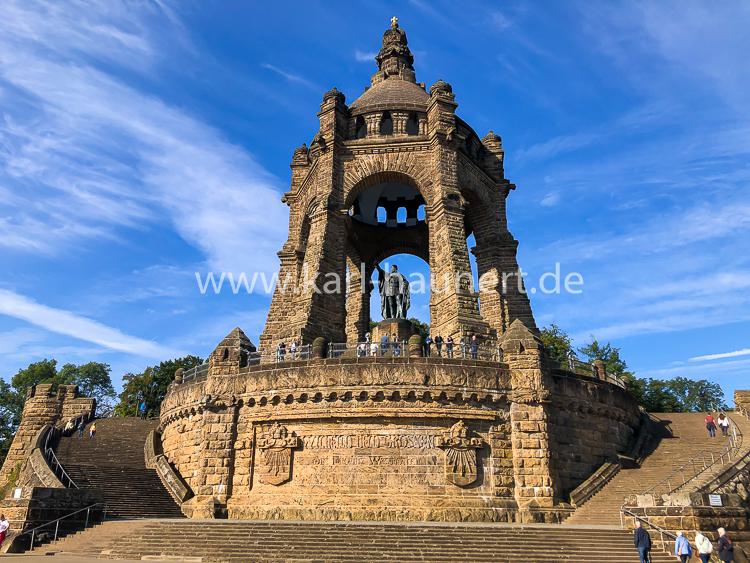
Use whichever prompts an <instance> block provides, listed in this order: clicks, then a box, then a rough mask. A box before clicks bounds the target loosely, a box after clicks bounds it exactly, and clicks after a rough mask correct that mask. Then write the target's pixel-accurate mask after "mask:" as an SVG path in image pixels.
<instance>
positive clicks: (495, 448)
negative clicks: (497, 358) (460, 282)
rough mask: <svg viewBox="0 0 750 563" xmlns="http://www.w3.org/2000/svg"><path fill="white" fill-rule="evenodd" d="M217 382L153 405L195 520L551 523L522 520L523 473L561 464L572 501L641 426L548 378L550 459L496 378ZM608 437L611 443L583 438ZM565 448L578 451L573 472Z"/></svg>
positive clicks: (431, 365)
mask: <svg viewBox="0 0 750 563" xmlns="http://www.w3.org/2000/svg"><path fill="white" fill-rule="evenodd" d="M220 371H221V370H219V369H212V370H211V371H210V373H209V375H208V377H207V378H206V379H205V380H203V381H197V382H192V383H184V384H181V385H173V386H172V387H171V388H170V390H169V392H168V394H167V397H166V398H165V400H164V402H163V404H162V410H161V413H162V414H161V427H162V445H163V450H164V454H165V456H166V457H167V459H168V460H169V462H170V463H171V464H172V465H173V466H174V468H175V469H176V470H177V471H178V472H179V474H180V475H181V476H182V478H183V479H184V480H185V482H186V483H187V484H188V485H189V486H190V488H191V489H192V492H193V493H194V495H195V496H194V497H193V498H192V499H190V500H188V501H187V502H186V503H184V504H183V509H184V510H185V511H186V513H188V514H191V515H192V516H194V517H211V516H214V515H216V514H220V515H221V514H224V515H226V516H228V517H230V518H248V519H249V518H295V519H338V520H345V519H356V520H363V519H369V520H443V521H451V520H455V521H458V520H472V521H514V520H519V519H537V520H559V519H561V518H562V517H563V516H562V515H563V514H564V513H565V511H566V510H567V508H566V506H565V505H564V504H560V503H559V502H558V505H559V506H557V507H551V506H542V505H541V503H539V506H538V507H537V508H538V509H539V510H538V513H537V514H536V515H534V516H531V517H529V516H524V517H523V518H520V517H519V506H521V504H523V505H524V506H525V507H527V508H528V507H531V508H530V509H534V508H535V506H536V505H535V503H534V502H533V499H532V501H531V502H528V499H526V500H525V501H524V502H523V503H521V502H520V501H519V499H518V498H517V497H518V495H519V492H518V491H519V487H518V485H519V484H521V485H527V486H528V487H526V488H522V490H524V491H526V490H527V489H528V488H531V489H532V490H533V478H532V477H530V476H529V475H532V474H533V473H534V469H533V468H530V466H531V465H533V464H534V463H535V461H534V459H540V458H545V457H552V458H553V459H555V457H559V463H558V461H557V460H556V461H555V462H553V463H552V466H553V469H554V470H555V473H557V474H558V475H557V477H553V479H552V480H553V482H554V486H555V489H556V490H557V491H558V492H562V491H564V490H569V489H570V488H572V487H573V486H575V485H577V484H578V483H580V482H581V481H582V480H583V479H585V477H586V476H588V474H589V473H590V472H591V470H593V469H595V468H596V466H597V462H598V460H600V459H602V458H604V457H606V456H609V455H610V454H613V453H616V452H618V451H620V452H621V451H624V450H625V449H626V447H627V444H628V442H629V440H630V438H631V437H632V434H633V428H635V425H636V424H637V418H638V416H637V408H633V404H632V403H629V402H628V397H629V396H628V395H627V394H626V393H624V392H623V391H622V390H621V389H619V388H615V387H614V386H612V385H609V384H607V383H603V382H595V381H592V380H588V379H587V378H580V377H575V376H570V377H559V376H556V377H553V382H554V383H553V389H552V394H551V399H550V401H549V402H548V410H547V411H545V412H546V414H545V415H543V416H545V417H546V418H547V420H546V423H547V425H548V427H549V434H550V438H551V439H550V441H549V446H548V447H549V448H551V449H555V450H557V449H559V450H560V454H561V456H556V455H552V452H550V451H546V450H545V444H546V443H547V442H545V441H544V440H541V441H540V440H539V439H538V438H536V439H535V438H534V433H533V428H531V426H534V425H535V424H536V422H535V421H534V420H531V419H532V418H533V416H532V417H528V418H526V419H525V420H520V421H516V419H515V418H513V416H511V410H512V409H511V407H512V406H513V401H514V399H513V393H514V391H513V389H512V384H511V374H510V371H509V367H508V365H506V364H502V363H493V362H481V361H466V360H447V359H441V358H417V359H415V358H346V359H336V360H313V361H307V362H287V363H284V364H280V365H274V364H261V365H259V366H252V367H250V368H243V369H239V370H236V371H235V373H219V372H220ZM230 371H231V370H230ZM630 401H632V399H630ZM583 404H586V405H588V406H586V407H585V408H584V407H582V406H581V405H583ZM588 408H591V409H593V413H595V414H592V413H589V412H588V411H587V410H586V409H588ZM581 410H585V411H586V416H584V417H583V419H581V417H580V416H579V413H580V412H581ZM514 412H515V411H514ZM524 412H525V411H524ZM515 416H517V415H515ZM592 417H595V418H592ZM605 428H606V429H607V430H606V433H607V435H608V440H602V439H599V440H598V441H597V440H596V439H595V438H593V437H592V433H593V432H594V431H595V430H596V429H605ZM514 433H515V434H514ZM566 440H567V442H566ZM572 445H575V447H578V446H585V449H584V448H582V449H581V452H580V454H578V455H579V456H580V457H579V458H571V457H570V455H569V454H570V452H569V451H566V450H565V448H569V447H570V446H572ZM571 460H572V461H571ZM518 479H521V481H518ZM540 479H542V477H540ZM576 481H577V482H576ZM524 494H525V493H524ZM558 500H560V499H558Z"/></svg>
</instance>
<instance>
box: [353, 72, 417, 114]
mask: <svg viewBox="0 0 750 563" xmlns="http://www.w3.org/2000/svg"><path fill="white" fill-rule="evenodd" d="M429 101H430V95H429V94H428V93H427V92H425V91H424V88H422V87H421V86H420V85H419V84H415V83H414V82H411V81H409V80H402V79H401V78H399V77H398V76H391V77H388V78H386V79H385V80H382V81H381V82H378V83H377V84H375V85H374V86H372V87H371V88H368V89H367V90H365V93H364V94H362V95H361V96H360V97H359V98H357V99H356V100H354V101H353V102H352V103H351V105H350V106H349V108H350V109H351V112H352V115H359V114H361V113H369V112H372V111H383V110H392V109H402V110H413V111H427V104H428V102H429Z"/></svg>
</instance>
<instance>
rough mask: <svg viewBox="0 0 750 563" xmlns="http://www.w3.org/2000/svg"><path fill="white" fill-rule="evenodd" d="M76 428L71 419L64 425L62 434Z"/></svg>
mask: <svg viewBox="0 0 750 563" xmlns="http://www.w3.org/2000/svg"><path fill="white" fill-rule="evenodd" d="M75 427H76V425H75V423H74V422H73V419H72V418H71V419H70V420H69V421H68V422H66V423H65V428H63V434H68V433H69V432H71V431H72V430H73V429H74V428H75Z"/></svg>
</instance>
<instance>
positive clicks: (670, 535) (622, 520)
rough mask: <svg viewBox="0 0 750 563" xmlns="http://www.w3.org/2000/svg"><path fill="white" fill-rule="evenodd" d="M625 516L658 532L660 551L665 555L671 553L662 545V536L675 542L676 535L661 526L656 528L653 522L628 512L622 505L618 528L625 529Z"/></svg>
mask: <svg viewBox="0 0 750 563" xmlns="http://www.w3.org/2000/svg"><path fill="white" fill-rule="evenodd" d="M626 516H630V517H631V518H634V519H635V520H638V521H639V522H641V523H642V524H645V525H646V526H648V527H649V528H653V529H654V530H656V531H658V532H659V539H660V540H661V547H662V550H663V551H665V552H667V553H671V550H669V549H667V547H666V544H665V543H664V536H667V537H668V538H670V539H671V540H676V539H677V535H676V534H673V533H672V532H670V531H669V530H667V529H666V528H662V527H661V526H658V525H656V524H654V523H653V522H651V521H650V520H649V519H648V518H646V517H645V516H639V515H638V514H636V513H634V512H633V511H631V510H628V509H627V508H625V505H624V504H623V505H622V506H621V507H620V528H625V517H626ZM647 531H648V530H647Z"/></svg>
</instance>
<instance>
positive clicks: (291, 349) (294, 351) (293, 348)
mask: <svg viewBox="0 0 750 563" xmlns="http://www.w3.org/2000/svg"><path fill="white" fill-rule="evenodd" d="M289 359H291V360H296V359H297V341H296V340H292V344H291V346H289Z"/></svg>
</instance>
